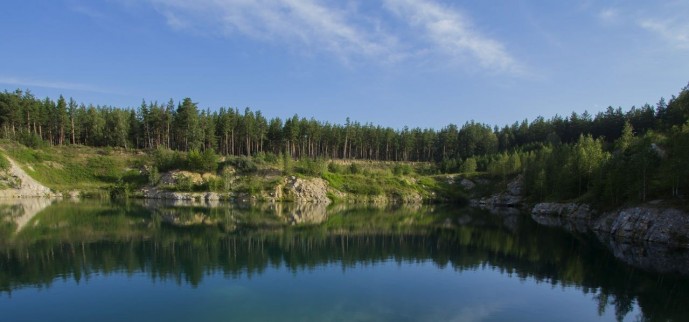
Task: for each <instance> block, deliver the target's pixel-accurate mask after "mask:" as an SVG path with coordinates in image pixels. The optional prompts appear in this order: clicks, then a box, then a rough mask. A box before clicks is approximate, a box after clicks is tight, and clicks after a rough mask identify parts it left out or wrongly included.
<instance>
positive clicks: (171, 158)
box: [153, 148, 184, 171]
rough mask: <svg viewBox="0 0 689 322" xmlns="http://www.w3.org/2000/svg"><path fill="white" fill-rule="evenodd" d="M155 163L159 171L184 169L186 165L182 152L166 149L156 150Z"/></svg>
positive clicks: (154, 154)
mask: <svg viewBox="0 0 689 322" xmlns="http://www.w3.org/2000/svg"><path fill="white" fill-rule="evenodd" d="M153 161H154V163H155V166H156V167H157V168H158V170H159V171H170V170H176V169H182V168H183V165H184V162H182V161H183V160H182V156H181V153H180V152H177V151H173V150H170V149H164V148H159V149H156V150H155V152H154V153H153Z"/></svg>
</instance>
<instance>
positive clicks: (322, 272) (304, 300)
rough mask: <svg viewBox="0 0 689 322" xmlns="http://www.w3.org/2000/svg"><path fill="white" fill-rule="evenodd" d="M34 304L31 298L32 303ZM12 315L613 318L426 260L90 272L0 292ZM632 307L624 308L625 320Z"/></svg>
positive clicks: (583, 299)
mask: <svg viewBox="0 0 689 322" xmlns="http://www.w3.org/2000/svg"><path fill="white" fill-rule="evenodd" d="M37 304H39V305H37ZM0 312H3V315H4V316H5V317H10V319H9V320H12V321H21V320H26V321H37V320H46V319H49V320H53V321H58V320H63V321H73V320H99V321H108V320H111V321H137V320H164V321H191V320H194V321H204V320H207V321H218V320H236V321H251V320H254V321H278V320H279V321H290V320H298V321H300V320H308V321H356V320H362V321H370V320H375V321H594V320H602V321H614V320H615V317H614V309H613V308H612V307H608V309H607V310H606V312H605V314H604V315H603V316H602V317H599V316H598V314H597V303H596V302H595V301H594V300H593V294H584V293H582V291H581V290H579V289H576V288H575V287H562V286H552V285H551V284H550V283H543V282H541V283H537V282H536V281H534V280H533V279H530V278H528V279H525V280H520V279H519V278H518V277H517V276H516V275H512V276H511V277H509V276H508V275H507V274H505V273H500V271H499V270H497V269H492V268H489V267H486V268H485V269H482V268H477V269H475V270H466V271H463V272H457V271H455V270H453V269H451V268H444V269H439V268H438V267H437V265H435V264H434V263H432V262H421V263H408V262H404V263H401V264H400V263H396V262H392V261H388V262H383V263H377V264H374V265H357V266H354V267H348V268H347V269H346V270H343V269H342V266H341V264H339V263H337V264H330V265H325V266H319V267H316V268H313V269H310V270H304V271H298V272H296V273H295V272H293V271H288V270H286V269H284V268H273V267H271V268H267V269H266V270H265V272H264V273H263V274H261V275H254V276H251V277H247V276H245V275H244V276H242V277H239V278H236V279H232V278H230V277H225V276H223V275H222V274H211V276H208V277H207V278H204V279H203V282H202V283H201V284H200V285H199V286H198V287H196V288H194V287H192V286H189V285H188V284H181V285H180V284H177V283H175V281H172V280H162V281H161V280H153V279H151V278H150V277H149V276H148V275H147V273H136V274H132V275H127V274H126V273H114V274H110V275H106V276H104V275H101V274H94V275H92V276H90V278H89V279H88V280H86V279H82V280H81V281H80V282H75V281H74V279H71V278H69V279H64V280H62V281H56V282H54V283H53V284H52V286H51V287H50V288H48V289H32V288H25V289H21V290H17V291H14V292H12V294H11V296H2V297H0ZM637 314H639V311H638V308H637V307H635V308H634V311H633V312H631V313H630V314H628V315H627V317H626V319H628V320H631V319H632V318H633V317H635V316H636V315H637Z"/></svg>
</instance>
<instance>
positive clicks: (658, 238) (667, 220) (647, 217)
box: [531, 203, 689, 248]
mask: <svg viewBox="0 0 689 322" xmlns="http://www.w3.org/2000/svg"><path fill="white" fill-rule="evenodd" d="M531 217H532V218H533V219H534V220H535V221H536V222H538V223H540V224H543V225H546V226H560V227H564V228H565V229H567V230H570V231H574V232H588V231H593V232H595V233H596V234H597V235H602V236H605V235H608V236H610V237H611V238H613V239H616V240H619V241H623V242H637V243H638V242H653V243H663V244H667V245H671V246H676V247H683V248H689V214H687V213H686V212H684V211H681V210H678V209H674V208H659V207H654V206H651V205H648V206H640V207H631V208H622V209H618V210H614V211H609V212H604V213H602V214H598V213H597V212H596V211H595V210H593V209H592V208H591V207H590V206H589V205H587V204H576V203H539V204H536V205H535V206H534V207H533V209H532V210H531Z"/></svg>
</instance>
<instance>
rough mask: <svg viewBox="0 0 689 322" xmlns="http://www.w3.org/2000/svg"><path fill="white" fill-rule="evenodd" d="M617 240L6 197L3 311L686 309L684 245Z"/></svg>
mask: <svg viewBox="0 0 689 322" xmlns="http://www.w3.org/2000/svg"><path fill="white" fill-rule="evenodd" d="M625 247H627V246H625ZM634 247H637V246H634ZM638 247H648V246H643V245H641V246H638ZM625 249H626V248H625ZM645 251H646V250H645V249H642V250H641V252H640V253H644V252H645ZM613 254H614V252H613V250H612V249H611V246H610V245H609V244H604V243H601V242H600V241H599V240H598V238H596V237H595V236H593V235H573V234H570V233H568V232H566V231H564V230H562V229H558V228H548V227H544V226H540V225H538V224H536V223H534V222H533V221H532V220H531V219H530V218H529V217H528V216H527V215H522V214H500V215H493V214H490V213H488V212H485V211H480V210H476V209H456V208H452V207H437V206H436V207H416V208H396V209H392V208H362V207H351V206H349V207H347V206H336V207H330V208H327V209H326V208H325V207H321V206H314V205H308V206H295V205H281V206H274V205H259V206H253V207H250V206H237V205H227V204H220V205H213V206H207V205H182V206H179V205H178V206H173V205H169V204H164V203H155V202H149V203H141V202H139V203H136V202H132V203H127V204H112V203H109V202H95V201H88V202H79V203H74V202H54V203H51V202H48V201H23V202H22V203H21V204H12V203H9V202H7V201H5V202H4V205H0V320H1V321H151V320H161V321H616V320H624V321H643V320H652V321H666V320H670V321H686V320H687V319H689V305H687V304H689V278H687V275H686V272H683V271H682V269H681V268H682V267H683V263H682V262H681V261H682V259H683V258H687V257H686V252H682V251H676V250H671V251H667V252H666V253H664V254H665V258H663V259H662V260H664V261H672V260H679V261H680V262H679V263H676V262H675V263H673V265H674V267H680V268H679V269H674V270H669V273H667V272H666V273H657V272H653V271H649V270H648V268H642V267H644V266H643V265H641V264H639V265H634V263H635V261H639V262H643V261H641V260H639V259H637V258H631V259H630V258H620V256H619V254H618V256H617V257H615V256H614V255H613ZM667 254H670V256H669V259H668V255H667ZM646 256H650V255H648V254H646ZM645 259H648V258H645ZM650 260H651V261H654V260H655V259H654V258H652V257H651V258H650ZM625 262H626V263H625ZM627 263H631V264H632V265H629V264H627ZM686 264H687V265H685V266H687V267H689V263H686ZM668 265H669V264H668Z"/></svg>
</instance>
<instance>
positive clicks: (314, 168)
mask: <svg viewBox="0 0 689 322" xmlns="http://www.w3.org/2000/svg"><path fill="white" fill-rule="evenodd" d="M300 163H301V164H300V165H299V168H298V169H297V170H298V171H299V172H300V173H302V174H305V175H311V176H321V175H323V173H325V171H326V169H327V166H326V165H325V161H323V160H322V159H309V158H306V159H303V160H301V162H300Z"/></svg>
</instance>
